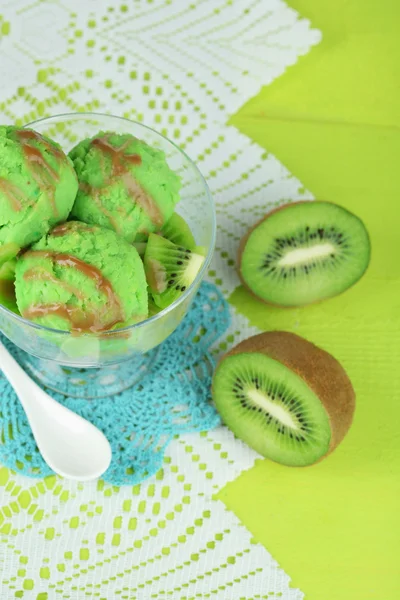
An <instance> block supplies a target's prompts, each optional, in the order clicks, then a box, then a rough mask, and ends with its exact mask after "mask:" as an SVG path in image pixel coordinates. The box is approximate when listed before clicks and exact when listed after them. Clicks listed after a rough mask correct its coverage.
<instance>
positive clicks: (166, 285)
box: [143, 233, 204, 308]
mask: <svg viewBox="0 0 400 600" xmlns="http://www.w3.org/2000/svg"><path fill="white" fill-rule="evenodd" d="M143 262H144V269H145V272H146V279H147V283H148V285H149V291H150V293H151V295H152V297H153V300H154V303H155V304H156V306H158V307H159V308H166V307H167V306H169V305H170V304H171V303H172V302H174V301H175V300H176V299H177V298H179V296H180V295H181V294H182V293H183V292H184V291H185V290H186V289H187V288H188V287H189V285H191V284H192V283H193V281H194V280H195V278H196V275H197V273H198V272H199V270H200V268H201V266H202V264H203V262H204V256H200V255H199V254H196V253H195V252H192V251H191V250H189V249H188V248H184V247H183V246H177V245H176V244H173V243H172V242H170V241H169V240H166V239H165V238H163V237H161V236H160V235H157V234H154V233H151V234H150V235H149V241H148V242H147V246H146V251H145V254H144V261H143Z"/></svg>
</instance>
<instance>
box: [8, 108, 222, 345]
mask: <svg viewBox="0 0 400 600" xmlns="http://www.w3.org/2000/svg"><path fill="white" fill-rule="evenodd" d="M77 117H100V118H105V117H106V118H111V119H116V120H118V121H124V122H127V123H130V124H131V125H137V126H139V127H141V128H143V129H147V130H148V131H151V132H152V133H154V134H155V135H157V136H159V137H160V138H163V139H164V140H165V141H166V142H167V143H168V144H171V145H172V146H173V147H174V148H175V149H176V150H177V151H178V152H179V154H181V155H183V157H184V158H185V159H186V161H187V162H188V163H189V164H190V165H191V166H192V167H193V168H194V170H195V171H197V173H198V175H199V178H200V181H201V183H202V186H203V189H204V192H205V194H206V197H207V199H208V203H209V205H210V208H211V211H212V220H211V221H212V222H211V240H210V245H209V248H208V252H207V255H206V257H205V260H204V262H203V264H202V266H201V269H200V271H199V272H198V273H197V275H196V278H195V279H194V281H193V282H192V283H191V284H190V285H189V287H188V288H187V289H186V290H185V291H184V293H183V294H182V295H181V296H180V297H179V298H177V299H176V300H175V301H174V302H172V303H171V304H170V305H169V306H167V307H166V308H164V309H162V310H161V311H160V312H159V313H157V314H156V315H153V316H152V317H148V318H147V319H145V320H144V321H139V323H134V324H133V325H128V326H127V327H121V328H119V329H109V330H107V331H102V332H101V333H100V334H101V337H102V338H103V337H104V336H113V335H116V334H117V333H118V334H119V333H121V332H126V331H133V330H138V329H140V328H141V327H145V326H147V325H148V324H150V323H151V324H153V323H156V322H157V321H158V320H160V319H162V318H163V317H165V316H166V315H167V314H168V313H170V312H172V311H174V310H175V309H176V308H178V306H179V305H180V304H182V303H183V302H184V301H185V300H186V299H187V298H189V297H190V295H191V294H192V293H193V291H194V289H195V288H196V287H197V286H198V285H200V283H201V281H202V280H203V278H204V275H205V273H206V271H207V269H208V267H209V265H210V262H211V259H212V256H213V254H214V249H215V242H216V235H217V215H216V210H215V202H214V199H213V197H212V194H211V191H210V188H209V187H208V184H207V182H206V180H205V178H204V176H203V174H202V173H201V171H200V169H199V168H198V166H197V165H196V163H195V162H194V161H193V160H192V159H191V158H190V157H189V156H188V155H187V154H186V152H185V151H184V150H182V148H180V147H179V146H178V145H177V144H175V142H173V141H172V140H170V139H169V138H167V137H166V136H165V135H163V134H162V133H159V132H158V131H156V130H155V129H153V128H152V127H149V126H148V125H144V124H143V123H140V122H139V121H134V120H132V119H127V118H126V117H120V116H118V115H112V114H107V113H97V112H72V113H60V114H57V115H52V116H51V117H42V118H41V119H35V121H30V122H29V123H26V124H25V125H23V126H22V128H23V129H25V128H27V127H30V128H32V129H34V126H35V125H36V124H37V123H43V121H53V120H55V119H61V118H64V119H67V118H77ZM1 313H4V314H5V315H6V316H7V317H8V318H11V319H12V320H14V321H17V323H21V324H23V325H27V326H28V327H32V329H37V330H39V331H45V332H48V333H53V334H57V335H66V336H70V335H75V334H73V333H72V332H71V331H66V330H65V329H54V328H52V327H46V326H44V325H40V324H39V323H34V322H33V321H29V320H28V319H25V318H24V317H22V316H20V315H17V314H16V313H14V312H13V311H11V310H9V309H8V308H6V307H5V306H3V305H2V304H0V314H1ZM80 335H81V336H82V337H83V336H87V337H92V336H93V337H97V336H98V335H99V334H98V333H96V332H93V333H90V332H85V333H83V334H80Z"/></svg>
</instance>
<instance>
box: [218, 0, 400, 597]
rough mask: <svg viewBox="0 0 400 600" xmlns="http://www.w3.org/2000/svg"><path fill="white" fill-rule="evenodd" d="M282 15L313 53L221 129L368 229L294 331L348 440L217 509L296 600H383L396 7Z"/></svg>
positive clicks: (399, 279)
mask: <svg viewBox="0 0 400 600" xmlns="http://www.w3.org/2000/svg"><path fill="white" fill-rule="evenodd" d="M290 5H291V6H292V7H293V8H295V9H297V10H298V11H299V12H300V13H301V14H302V15H304V16H306V17H308V18H310V20H311V22H312V23H313V25H314V26H316V27H318V28H319V29H320V30H321V31H322V33H323V41H322V43H321V44H320V45H319V46H317V47H316V48H314V49H313V50H312V51H311V53H310V54H309V55H307V56H306V57H304V58H301V59H300V61H299V63H298V64H297V65H296V66H295V67H294V68H291V69H289V71H288V72H287V73H286V74H285V75H284V76H283V77H281V78H279V79H278V80H276V81H275V82H273V83H272V84H271V85H270V86H268V87H266V88H264V89H263V90H262V92H261V93H260V94H259V95H258V96H257V97H255V98H253V99H252V100H251V101H250V102H248V103H247V104H246V105H245V106H244V107H243V108H242V109H241V110H240V111H239V112H238V113H237V114H236V115H235V117H234V118H233V119H232V123H233V124H234V125H235V126H236V127H238V128H239V129H240V130H241V131H242V132H243V133H245V134H247V135H249V136H250V137H252V138H253V139H254V140H255V141H256V142H258V143H259V144H261V145H263V146H264V147H265V148H268V150H269V151H271V152H273V153H274V154H275V155H276V156H277V157H278V158H279V159H280V160H281V161H282V162H283V163H284V164H285V165H286V166H287V167H288V168H289V170H290V171H291V172H292V173H293V174H294V175H296V176H297V177H298V178H299V179H300V180H301V181H302V182H303V183H304V185H305V186H306V187H307V188H308V189H309V190H310V191H311V192H312V193H313V194H314V195H315V197H316V198H320V199H326V200H330V201H333V202H337V203H338V204H342V205H344V206H345V207H347V208H349V209H350V210H353V211H354V212H356V213H357V214H358V215H360V216H361V217H362V218H363V220H364V221H365V223H366V224H367V226H368V229H369V232H370V235H371V241H372V248H373V254H372V262H371V265H370V268H369V271H368V274H367V276H366V277H365V278H364V279H363V281H362V282H360V284H359V285H358V286H356V287H355V288H354V289H353V290H351V291H350V292H348V293H347V294H345V295H343V296H341V297H340V298H336V299H335V300H334V301H331V302H330V303H326V304H325V305H323V307H322V308H320V307H316V308H313V309H309V311H308V312H307V313H305V312H303V313H302V317H303V318H302V327H301V333H304V335H307V334H309V335H310V337H311V339H313V341H314V342H316V343H320V344H321V345H323V346H324V347H325V348H326V349H328V350H331V351H332V353H334V354H335V356H337V357H338V358H339V359H340V360H342V361H343V363H344V365H345V367H346V368H347V370H348V372H349V373H350V375H351V377H352V379H353V382H354V385H355V388H356V392H357V397H358V405H357V412H356V418H355V422H354V425H353V428H352V430H351V432H350V433H349V435H348V437H347V439H346V440H345V442H344V443H343V445H342V447H341V448H339V449H338V450H337V451H336V453H335V454H334V455H332V457H330V458H329V460H327V461H326V462H325V463H320V465H318V466H316V467H313V468H312V469H306V470H301V471H299V470H287V469H284V468H282V467H279V466H277V465H273V464H271V463H270V462H268V461H259V462H258V464H257V465H256V467H255V468H254V469H252V470H251V471H249V472H247V473H245V474H243V475H242V476H241V477H240V478H239V479H238V480H236V481H235V482H234V483H232V484H230V485H229V486H227V487H226V488H225V489H224V490H223V491H222V492H221V494H220V498H222V499H223V500H224V502H225V503H226V504H227V506H228V507H229V508H231V509H232V510H234V511H235V512H236V514H237V515H238V516H239V517H240V519H241V520H242V521H243V522H244V523H245V524H246V525H247V527H249V529H250V530H251V531H252V532H253V533H254V534H255V536H256V538H257V539H258V540H260V541H261V542H262V543H264V544H265V545H266V546H267V547H268V550H269V551H270V552H271V553H272V554H273V556H274V557H275V558H276V560H278V562H279V563H280V565H281V566H282V567H283V568H284V569H285V570H286V571H287V572H288V573H289V574H290V575H291V577H292V582H293V584H294V585H295V586H298V587H300V588H301V589H302V590H303V591H304V592H305V594H306V598H307V599H308V600H322V599H324V600H338V598H340V599H341V600H350V599H351V600H355V599H357V600H358V599H360V600H361V598H362V599H363V600H366V599H369V598H385V600H391V599H393V600H394V599H395V598H397V597H398V590H399V588H400V573H399V570H398V565H397V558H396V556H397V551H396V549H397V545H398V537H399V533H400V521H399V516H398V510H397V508H396V503H397V499H398V497H399V491H400V486H399V477H398V466H399V458H400V457H399V450H400V443H399V442H400V440H399V435H398V433H397V424H398V423H399V420H400V404H399V400H400V380H399V376H398V375H397V373H398V370H399V369H398V349H399V347H400V335H399V333H400V313H399V310H398V308H399V301H398V298H399V297H400V296H399V292H400V263H399V261H398V260H397V259H396V254H397V256H398V251H399V250H398V247H399V245H398V239H399V238H398V234H397V227H398V224H399V222H400V221H399V217H400V208H399V206H400V205H399V197H400V183H399V178H398V176H397V173H398V160H399V156H400V135H399V126H400V102H399V96H400V95H399V83H398V82H399V74H400V67H399V64H400V38H399V35H398V23H399V19H400V4H399V3H398V2H396V1H395V0H383V1H382V2H379V3H378V2H372V1H367V2H364V1H363V0H338V1H337V2H334V3H333V2H332V3H328V2H320V1H319V0H292V1H291V2H290ZM232 302H233V303H234V304H235V305H236V306H237V308H238V309H239V310H240V311H241V312H243V313H244V314H246V315H247V316H248V317H249V319H250V320H251V321H252V323H253V324H254V325H257V326H259V327H261V328H263V327H264V328H267V327H271V325H272V324H273V325H274V326H275V327H282V328H283V327H285V328H288V327H290V326H293V322H292V321H291V317H290V316H288V315H284V316H282V315H281V314H278V313H277V312H275V311H270V312H266V311H265V309H263V308H262V307H261V306H260V305H259V304H258V302H257V301H255V300H254V299H252V298H250V296H248V295H247V294H246V293H245V292H244V290H242V289H238V290H237V291H236V292H235V293H234V294H233V297H232ZM328 319H330V325H331V326H328V327H324V323H325V322H326V321H327V320H328ZM332 324H334V326H333V327H332ZM283 506H284V507H285V510H282V507H283Z"/></svg>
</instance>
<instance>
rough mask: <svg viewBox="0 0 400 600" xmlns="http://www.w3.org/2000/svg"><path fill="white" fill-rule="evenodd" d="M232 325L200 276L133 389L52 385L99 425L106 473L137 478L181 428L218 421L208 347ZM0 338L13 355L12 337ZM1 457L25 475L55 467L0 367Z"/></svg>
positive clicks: (151, 468) (157, 462) (124, 479)
mask: <svg viewBox="0 0 400 600" xmlns="http://www.w3.org/2000/svg"><path fill="white" fill-rule="evenodd" d="M228 325H229V309H228V306H227V303H226V302H225V300H224V299H223V297H222V296H221V294H220V292H219V291H218V290H217V288H216V287H215V286H214V285H212V284H210V283H203V284H202V285H201V287H200V290H199V292H198V294H197V296H196V298H195V300H194V302H193V304H192V307H191V309H190V311H189V313H188V314H187V316H186V317H185V319H184V320H183V322H182V323H181V325H180V326H179V327H178V329H177V330H176V331H175V332H174V333H173V334H172V335H171V336H170V337H169V338H168V339H167V340H166V341H165V342H164V343H163V344H162V345H161V347H160V351H159V352H158V354H157V357H156V359H155V362H154V363H153V365H152V368H151V370H150V372H149V373H148V374H147V375H145V377H144V378H143V379H141V380H140V382H139V383H138V384H137V385H136V386H135V387H133V388H130V389H128V390H126V391H125V392H123V393H121V394H118V395H116V396H113V397H110V398H107V399H104V398H103V399H98V400H90V401H88V400H81V399H77V398H69V397H65V396H62V395H59V394H57V393H54V392H50V393H51V395H52V396H53V397H54V398H56V400H58V401H59V402H61V403H63V404H65V405H66V406H68V407H69V408H70V409H72V410H73V411H75V412H76V413H78V414H80V415H82V417H84V418H85V419H88V420H89V421H91V422H92V423H94V425H96V426H97V427H99V429H101V430H102V431H103V432H104V434H105V435H106V437H107V438H108V440H109V442H110V444H111V447H112V452H113V459H112V462H111V465H110V467H109V469H108V470H107V471H106V473H105V474H104V475H103V479H105V480H106V481H107V482H109V483H111V484H114V485H122V484H130V485H132V484H135V483H138V482H140V481H143V480H144V479H146V478H147V477H150V476H151V475H153V474H154V473H156V472H157V471H158V470H159V469H160V468H161V465H162V462H163V456H164V451H165V448H166V446H167V445H168V443H169V442H170V441H171V440H172V438H173V437H174V436H175V435H177V434H180V433H188V432H191V431H205V430H208V429H211V428H213V427H216V426H217V425H218V424H219V422H220V421H219V417H218V414H217V413H216V411H215V409H214V408H213V406H212V405H211V403H210V389H211V375H212V371H213V368H214V361H213V358H212V356H211V354H210V346H211V345H212V344H213V343H214V342H215V341H216V340H217V338H219V337H220V336H221V335H222V334H223V333H224V332H225V331H226V329H227V327H228ZM1 337H2V341H3V343H4V344H5V345H6V346H7V348H8V349H9V350H10V351H11V352H12V353H13V354H14V356H15V357H16V358H18V353H17V352H16V348H15V346H14V345H13V344H11V343H10V342H9V341H8V340H7V339H6V338H4V337H3V336H1ZM0 397H1V402H0V407H1V409H0V437H1V443H0V463H2V464H3V465H5V466H7V467H9V468H11V469H13V470H15V471H17V472H19V473H22V474H24V475H28V476H30V477H45V476H47V475H50V474H52V471H51V469H50V468H49V467H48V466H47V464H46V463H45V462H44V460H43V458H42V457H41V455H40V453H39V451H38V449H37V446H36V444H35V441H34V438H33V436H32V432H31V430H30V427H29V425H28V422H27V420H26V416H25V413H24V411H23V409H22V407H21V405H20V403H19V401H18V399H17V397H16V395H15V393H14V391H13V389H12V388H11V386H10V385H9V384H8V382H7V380H6V379H5V378H4V377H3V376H2V374H1V373H0Z"/></svg>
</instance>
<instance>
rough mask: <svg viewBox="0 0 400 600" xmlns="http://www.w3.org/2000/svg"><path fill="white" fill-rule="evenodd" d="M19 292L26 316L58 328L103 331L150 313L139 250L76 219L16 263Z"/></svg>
mask: <svg viewBox="0 0 400 600" xmlns="http://www.w3.org/2000/svg"><path fill="white" fill-rule="evenodd" d="M15 291H16V297H17V304H18V308H19V311H20V313H21V314H22V316H23V317H25V318H26V319H30V320H32V321H35V322H36V323H39V324H41V325H44V326H46V327H51V328H54V329H62V330H67V331H75V332H101V331H106V330H108V329H115V328H118V327H123V326H125V325H130V324H132V323H136V322H138V321H141V320H143V319H145V318H146V317H147V314H148V306H147V303H148V297H147V284H146V279H145V274H144V268H143V263H142V261H141V259H140V257H139V254H138V253H137V250H136V249H135V248H134V247H133V246H131V245H130V244H128V243H127V242H126V241H125V240H123V239H122V238H120V237H118V236H117V235H116V234H115V233H114V232H113V231H110V230H108V229H103V228H101V227H97V226H94V225H87V224H85V223H80V222H77V221H69V222H67V223H64V224H63V225H58V226H57V227H56V228H55V229H53V230H52V231H51V232H50V233H49V234H48V235H46V236H44V237H43V238H42V239H41V240H40V241H39V242H37V243H36V244H34V246H32V248H31V249H30V250H28V251H27V252H25V253H24V254H23V255H22V256H21V257H20V258H19V259H18V261H17V265H16V278H15Z"/></svg>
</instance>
